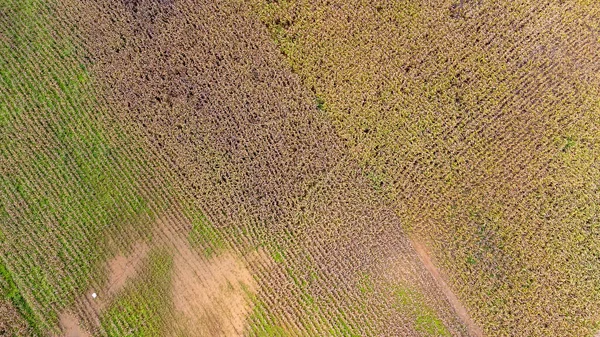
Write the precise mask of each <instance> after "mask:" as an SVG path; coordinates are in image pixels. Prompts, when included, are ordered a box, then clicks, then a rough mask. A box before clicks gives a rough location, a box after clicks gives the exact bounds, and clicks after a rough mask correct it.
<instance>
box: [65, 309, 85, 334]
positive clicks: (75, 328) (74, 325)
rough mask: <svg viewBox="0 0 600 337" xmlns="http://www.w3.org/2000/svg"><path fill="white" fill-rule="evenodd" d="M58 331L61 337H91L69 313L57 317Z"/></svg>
mask: <svg viewBox="0 0 600 337" xmlns="http://www.w3.org/2000/svg"><path fill="white" fill-rule="evenodd" d="M59 320H60V329H61V330H62V332H63V334H62V336H63V337H91V335H90V334H89V333H88V332H87V331H85V330H83V329H82V328H81V327H80V326H79V320H78V319H77V317H76V316H75V315H73V314H70V313H66V312H65V313H62V314H61V315H60V317H59Z"/></svg>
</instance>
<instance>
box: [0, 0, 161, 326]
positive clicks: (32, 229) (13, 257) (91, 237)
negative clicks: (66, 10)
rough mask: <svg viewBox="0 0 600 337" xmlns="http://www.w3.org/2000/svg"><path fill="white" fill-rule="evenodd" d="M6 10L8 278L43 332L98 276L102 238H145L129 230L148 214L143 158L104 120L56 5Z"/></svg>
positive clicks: (0, 95)
mask: <svg viewBox="0 0 600 337" xmlns="http://www.w3.org/2000/svg"><path fill="white" fill-rule="evenodd" d="M0 12H2V13H3V17H2V20H1V21H0V31H2V36H3V38H2V39H0V55H2V56H1V57H0V88H1V89H0V163H1V164H0V197H1V200H0V204H2V208H1V212H0V223H2V224H3V225H2V235H0V238H1V239H2V240H1V244H2V245H1V246H2V247H3V248H2V251H0V254H2V258H3V260H4V261H5V264H4V265H3V266H2V271H3V277H5V278H7V279H9V280H10V281H9V284H10V287H11V290H10V291H9V292H8V294H9V295H8V296H9V297H10V298H11V300H12V301H13V303H14V304H15V305H16V307H17V308H18V309H19V310H20V311H21V314H22V315H23V316H24V317H25V318H26V319H27V320H28V321H29V322H30V323H32V325H33V326H38V325H39V328H38V332H39V331H40V330H47V329H50V327H51V326H53V325H55V324H56V322H57V311H58V310H61V308H64V307H65V306H68V305H69V304H70V303H71V302H72V301H73V300H74V298H75V296H78V295H79V294H81V293H82V292H83V291H85V290H86V289H87V287H88V284H89V282H90V281H91V279H92V278H94V277H97V276H99V275H98V270H101V269H100V268H99V267H100V264H101V263H102V261H103V256H104V255H105V253H107V251H106V249H107V248H106V245H105V244H102V243H103V242H104V243H105V242H106V241H105V240H106V235H107V234H110V233H111V232H114V233H119V234H118V235H119V237H123V236H125V237H127V236H129V235H131V234H135V233H131V229H135V230H137V233H143V232H144V226H135V227H127V226H126V225H127V224H128V223H132V222H135V221H136V219H139V218H140V217H145V218H146V219H147V218H148V216H151V215H152V214H151V211H150V209H149V206H148V200H147V199H146V198H145V197H143V196H142V194H141V193H140V186H139V185H138V181H139V180H140V176H141V175H142V172H143V170H142V169H141V168H140V167H141V165H140V163H141V159H140V157H139V156H140V153H139V150H138V149H136V148H135V147H134V146H135V145H134V144H133V143H131V142H130V139H128V138H127V137H125V136H124V135H123V133H122V132H121V131H119V129H118V128H116V127H115V126H114V125H110V128H108V126H107V125H106V123H108V122H107V121H104V120H103V119H102V118H103V117H105V116H107V115H109V112H108V111H107V108H106V107H105V106H104V105H103V104H102V103H101V102H100V101H98V100H97V98H96V96H95V88H94V85H93V83H92V80H91V79H90V78H89V75H88V73H87V71H86V67H85V65H84V63H82V61H80V57H81V55H80V53H81V50H80V49H79V47H78V46H77V44H76V43H75V41H74V40H72V39H71V38H70V36H67V35H63V34H65V33H68V30H64V29H63V28H62V27H60V26H58V24H57V23H56V22H55V21H53V20H54V19H53V16H54V14H55V13H54V12H53V7H52V4H51V3H46V2H44V1H37V0H27V1H21V0H18V1H17V0H15V1H12V0H3V1H0ZM146 223H148V221H146ZM128 228H129V229H128ZM125 242H126V241H125ZM13 280H14V281H13ZM17 280H18V281H17ZM34 323H35V324H34ZM38 323H39V324H38Z"/></svg>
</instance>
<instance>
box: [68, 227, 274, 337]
mask: <svg viewBox="0 0 600 337" xmlns="http://www.w3.org/2000/svg"><path fill="white" fill-rule="evenodd" d="M190 227H191V226H190V224H189V222H188V221H187V220H186V219H184V218H183V217H181V216H179V217H178V216H166V217H163V218H161V219H160V220H159V221H158V224H157V225H156V227H155V228H156V231H155V233H154V237H155V238H157V240H156V241H154V242H153V244H152V247H151V246H149V245H148V244H146V243H138V244H136V245H135V246H134V247H133V249H132V251H131V253H129V254H127V255H124V254H120V255H117V256H116V257H114V258H113V259H111V260H110V261H108V262H107V268H108V271H109V275H108V282H107V284H106V286H105V287H104V288H102V289H90V290H88V292H87V293H86V295H85V298H84V299H81V300H80V301H78V302H79V303H78V305H77V308H79V309H80V310H81V312H82V315H83V316H84V317H86V318H87V320H88V321H90V320H91V322H92V323H91V324H92V326H93V328H94V329H98V330H101V327H100V321H99V319H98V317H100V315H101V313H102V311H103V310H104V309H105V308H106V307H108V306H109V305H110V303H111V302H112V301H114V300H115V298H116V297H118V296H119V294H120V291H121V290H122V289H123V288H124V287H125V286H126V285H127V283H128V281H129V280H133V279H135V277H136V276H137V274H138V273H139V272H140V268H141V266H142V265H143V263H142V262H143V260H144V258H145V257H146V256H147V254H148V252H149V251H150V250H151V248H153V247H168V248H169V249H170V250H171V251H172V253H173V262H174V264H173V274H172V275H173V278H172V282H173V283H172V294H171V295H172V296H171V299H172V301H173V302H172V305H173V309H174V312H173V317H175V319H174V322H172V329H170V330H169V331H170V335H169V336H211V337H213V336H214V337H219V336H223V337H229V336H243V334H244V328H245V326H246V318H247V317H248V315H249V314H250V313H251V311H252V307H251V305H250V301H249V300H248V296H247V294H248V293H255V292H256V288H257V286H256V283H255V281H254V279H253V278H252V275H251V274H250V272H249V270H248V269H247V268H246V266H245V264H244V262H242V261H243V260H242V259H241V258H239V257H237V256H236V255H234V254H233V253H230V252H223V253H222V254H219V255H215V256H211V257H206V256H204V255H202V254H201V253H199V252H198V251H196V250H194V249H193V248H192V247H191V246H190V244H189V242H188V240H187V235H188V233H189V229H190ZM263 255H264V254H262V255H261V254H260V253H256V254H254V255H252V256H248V257H247V259H246V260H248V261H252V260H253V259H263V258H264V256H263ZM92 293H96V294H97V297H96V298H95V299H94V298H92V296H91V295H92ZM165 298H169V297H168V296H167V297H165ZM165 305H169V303H165ZM60 327H61V333H62V334H61V336H68V337H75V336H82V337H87V336H91V335H90V334H89V333H87V332H86V331H85V330H84V329H83V328H81V327H80V321H79V319H78V315H75V314H72V313H70V312H64V313H63V314H61V315H60Z"/></svg>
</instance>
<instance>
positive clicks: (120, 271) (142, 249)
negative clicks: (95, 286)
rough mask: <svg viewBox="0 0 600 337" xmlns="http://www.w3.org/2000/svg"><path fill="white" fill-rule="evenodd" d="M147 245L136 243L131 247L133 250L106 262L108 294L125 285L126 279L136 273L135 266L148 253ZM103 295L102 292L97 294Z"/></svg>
mask: <svg viewBox="0 0 600 337" xmlns="http://www.w3.org/2000/svg"><path fill="white" fill-rule="evenodd" d="M148 250H149V248H148V245H146V244H144V243H138V244H136V245H135V247H134V248H133V252H132V253H131V254H129V255H127V256H124V255H117V256H115V257H114V258H113V259H112V260H110V261H109V262H108V268H109V270H110V274H109V277H108V287H107V289H106V290H105V292H106V294H107V295H108V296H110V295H113V294H115V293H117V292H118V291H119V290H120V289H122V288H123V286H125V283H126V282H127V280H129V279H132V278H133V277H135V275H136V274H137V268H138V266H139V264H140V262H141V261H142V260H143V259H144V257H145V256H146V255H147V254H148ZM99 295H103V294H99Z"/></svg>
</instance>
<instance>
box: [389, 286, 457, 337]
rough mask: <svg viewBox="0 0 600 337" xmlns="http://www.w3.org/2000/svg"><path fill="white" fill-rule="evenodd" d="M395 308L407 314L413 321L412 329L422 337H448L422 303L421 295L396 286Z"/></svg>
mask: <svg viewBox="0 0 600 337" xmlns="http://www.w3.org/2000/svg"><path fill="white" fill-rule="evenodd" d="M394 295H395V297H396V305H397V306H396V308H397V309H398V310H401V311H402V312H406V313H409V314H410V315H411V316H412V317H413V319H414V329H415V330H416V331H418V332H420V333H422V334H423V335H424V336H450V331H448V329H447V328H446V326H444V323H443V322H442V320H441V319H439V318H438V317H437V315H436V313H435V311H434V310H433V309H432V308H431V307H430V306H429V305H427V303H425V302H424V298H423V295H422V294H420V293H419V292H417V291H414V290H412V289H411V288H409V287H407V286H404V285H396V286H395V289H394Z"/></svg>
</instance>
